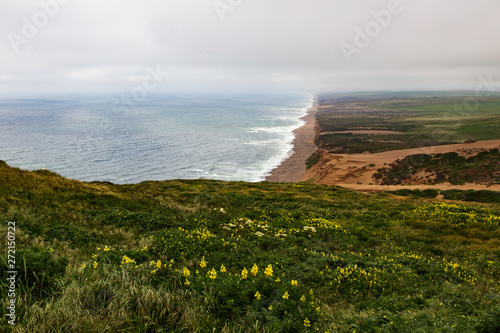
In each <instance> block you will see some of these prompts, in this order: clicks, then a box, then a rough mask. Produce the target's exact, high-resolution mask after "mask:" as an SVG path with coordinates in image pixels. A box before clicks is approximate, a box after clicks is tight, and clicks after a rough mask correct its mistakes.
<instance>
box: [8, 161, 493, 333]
mask: <svg viewBox="0 0 500 333" xmlns="http://www.w3.org/2000/svg"><path fill="white" fill-rule="evenodd" d="M434 195H435V194H434ZM0 221H2V223H1V227H0V233H1V235H2V236H3V237H2V239H3V242H5V243H7V236H8V222H9V221H12V222H15V225H16V230H15V250H16V253H15V267H14V269H15V270H16V271H17V278H16V288H17V289H16V326H12V325H10V324H9V323H8V320H9V317H7V316H5V314H7V313H8V310H7V305H8V302H9V298H8V289H9V285H8V282H7V277H8V275H7V271H8V270H9V269H8V268H7V267H5V266H6V264H7V263H8V253H7V246H3V245H2V246H1V247H0V249H1V255H2V269H1V273H0V275H1V281H2V282H1V290H0V292H1V295H2V300H3V305H2V307H1V309H2V310H1V311H2V313H1V318H2V319H1V322H0V328H1V330H2V331H5V332H9V331H13V332H51V333H52V332H309V331H313V332H316V331H320V332H356V333H359V332H461V333H462V332H491V333H493V332H498V331H500V262H499V258H500V228H499V222H500V204H498V203H489V204H487V203H474V202H458V201H450V200H445V199H436V198H425V197H420V198H419V197H417V196H415V195H414V196H398V195H396V194H390V193H376V194H361V193H357V192H353V191H349V190H345V189H342V188H339V187H329V186H321V185H314V184H309V183H298V184H287V183H267V182H261V183H244V182H222V181H214V180H171V181H164V182H143V183H140V184H134V185H114V184H110V183H98V182H94V183H84V182H79V181H76V180H69V179H65V178H63V177H61V176H59V175H57V174H55V173H52V172H50V171H33V172H29V171H23V170H19V169H16V168H11V167H9V166H8V165H7V164H5V163H4V162H0ZM11 225H12V224H11ZM12 269H13V268H11V269H10V270H12Z"/></svg>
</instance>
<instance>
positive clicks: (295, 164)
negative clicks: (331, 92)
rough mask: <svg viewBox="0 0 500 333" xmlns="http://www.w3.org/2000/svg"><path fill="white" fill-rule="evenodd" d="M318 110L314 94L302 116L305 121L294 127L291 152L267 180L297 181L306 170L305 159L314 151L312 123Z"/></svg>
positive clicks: (314, 121)
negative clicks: (311, 101) (310, 105)
mask: <svg viewBox="0 0 500 333" xmlns="http://www.w3.org/2000/svg"><path fill="white" fill-rule="evenodd" d="M317 111H318V99H317V97H316V96H314V102H313V106H312V107H310V108H309V109H308V110H307V115H305V116H304V117H302V118H301V119H302V120H304V121H305V122H306V123H305V124H304V125H303V126H301V127H299V128H297V129H295V130H294V131H293V133H294V134H295V139H294V140H293V154H292V155H291V156H290V157H289V158H288V159H286V160H285V161H283V163H281V164H280V165H279V166H278V167H277V168H275V169H274V170H272V171H271V174H270V175H269V176H267V177H266V181H269V182H299V181H300V180H301V179H302V176H303V175H304V173H305V172H306V159H307V158H308V157H309V156H311V154H312V153H314V152H315V151H316V145H315V144H314V125H315V124H316V112H317Z"/></svg>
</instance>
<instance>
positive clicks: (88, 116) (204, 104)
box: [0, 93, 312, 184]
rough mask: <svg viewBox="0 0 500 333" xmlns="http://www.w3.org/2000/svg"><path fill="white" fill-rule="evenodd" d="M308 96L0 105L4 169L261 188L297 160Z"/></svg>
mask: <svg viewBox="0 0 500 333" xmlns="http://www.w3.org/2000/svg"><path fill="white" fill-rule="evenodd" d="M311 101H312V96H311V95H310V94H305V93H293V94H280V95H269V96H266V95H231V96H229V95H228V96H224V95H219V96H214V95H203V96H201V95H189V96H188V95H183V96H175V97H174V96H165V97H161V98H151V99H148V100H147V101H143V102H140V103H136V104H133V105H131V107H127V108H125V107H119V106H117V105H116V103H114V101H113V100H112V99H105V98H100V99H97V98H96V99H75V100H3V101H0V160H4V161H6V162H7V163H8V164H9V165H11V166H15V167H19V168H22V169H28V170H35V169H49V170H52V171H55V172H57V173H59V174H61V175H62V176H65V177H69V178H75V179H79V180H84V181H92V180H99V181H110V182H113V183H119V184H124V183H137V182H141V181H145V180H166V179H178V178H180V179H196V178H210V179H221V180H242V181H259V180H263V179H264V177H265V176H266V175H267V174H268V173H269V172H270V171H271V170H272V169H273V168H274V167H276V166H277V165H279V164H280V162H281V161H282V160H283V159H285V158H286V157H287V156H289V154H290V153H291V148H292V145H291V143H292V140H293V134H292V130H293V129H295V128H297V127H298V126H300V125H302V121H301V120H299V118H300V117H302V116H303V115H305V113H306V109H307V108H308V107H310V105H311Z"/></svg>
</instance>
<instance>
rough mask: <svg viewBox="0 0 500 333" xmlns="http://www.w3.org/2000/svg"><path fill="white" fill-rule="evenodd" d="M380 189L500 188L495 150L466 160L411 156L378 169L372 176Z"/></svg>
mask: <svg viewBox="0 0 500 333" xmlns="http://www.w3.org/2000/svg"><path fill="white" fill-rule="evenodd" d="M373 177H374V178H375V179H378V180H380V183H381V184H383V185H393V184H414V183H422V184H436V183H441V182H449V183H451V184H456V185H460V184H464V183H466V182H467V183H478V184H486V185H493V184H500V154H499V152H498V149H496V148H495V149H490V150H485V151H482V152H480V153H477V154H475V155H472V156H469V157H465V156H460V155H459V154H457V153H456V152H450V153H444V154H432V155H429V154H417V155H410V156H407V157H405V158H403V159H402V160H397V161H395V162H393V163H391V164H390V165H389V166H388V167H384V168H380V169H379V170H377V173H375V174H374V175H373Z"/></svg>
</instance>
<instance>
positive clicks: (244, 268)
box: [241, 267, 248, 279]
mask: <svg viewBox="0 0 500 333" xmlns="http://www.w3.org/2000/svg"><path fill="white" fill-rule="evenodd" d="M247 276H248V271H247V269H246V267H243V270H242V271H241V278H242V279H246V278H247Z"/></svg>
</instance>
